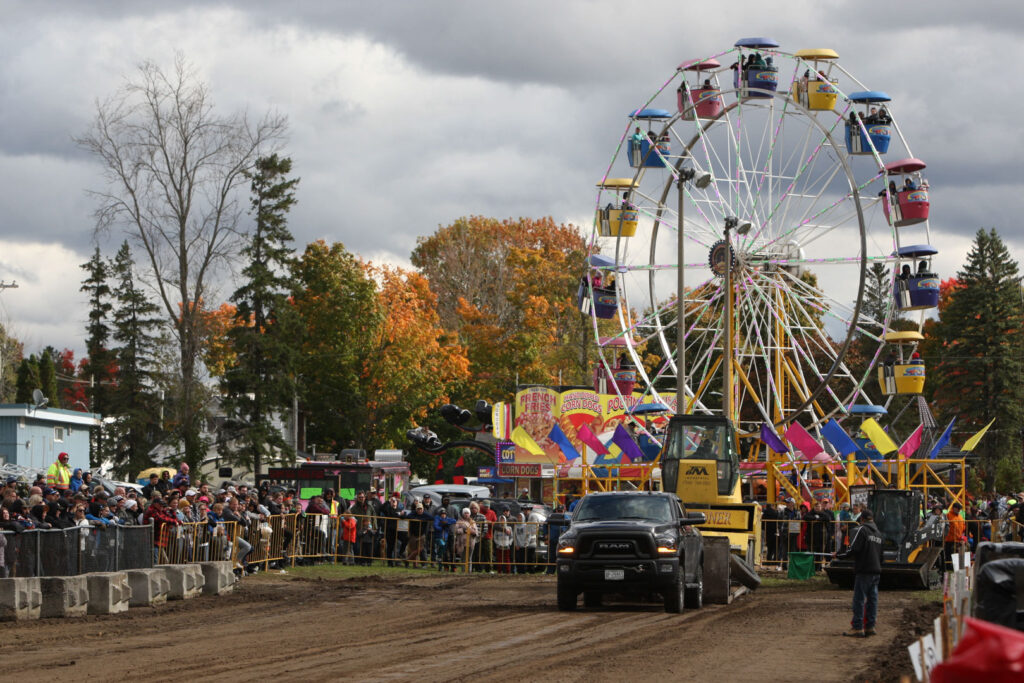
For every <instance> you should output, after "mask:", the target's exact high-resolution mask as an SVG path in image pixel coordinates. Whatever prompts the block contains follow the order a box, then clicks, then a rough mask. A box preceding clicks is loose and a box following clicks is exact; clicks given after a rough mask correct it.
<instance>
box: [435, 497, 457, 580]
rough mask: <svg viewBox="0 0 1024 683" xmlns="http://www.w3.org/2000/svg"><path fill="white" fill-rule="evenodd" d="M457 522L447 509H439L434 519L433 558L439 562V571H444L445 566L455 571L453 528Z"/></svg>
mask: <svg viewBox="0 0 1024 683" xmlns="http://www.w3.org/2000/svg"><path fill="white" fill-rule="evenodd" d="M455 521H456V520H454V519H452V518H451V517H449V516H448V511H447V510H446V509H445V508H443V507H442V508H439V509H438V511H437V515H435V517H434V548H433V557H434V558H435V559H436V560H437V571H441V570H442V569H444V566H445V564H447V565H448V568H449V569H450V570H451V571H455V566H454V564H452V542H451V527H452V524H454V523H455Z"/></svg>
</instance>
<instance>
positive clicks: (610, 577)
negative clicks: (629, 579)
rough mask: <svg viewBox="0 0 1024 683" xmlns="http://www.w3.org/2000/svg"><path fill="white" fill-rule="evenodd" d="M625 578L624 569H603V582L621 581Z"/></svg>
mask: <svg viewBox="0 0 1024 683" xmlns="http://www.w3.org/2000/svg"><path fill="white" fill-rule="evenodd" d="M625 578H626V570H625V569H605V570H604V580H605V581H622V580H623V579H625Z"/></svg>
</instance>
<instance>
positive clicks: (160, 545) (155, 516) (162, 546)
mask: <svg viewBox="0 0 1024 683" xmlns="http://www.w3.org/2000/svg"><path fill="white" fill-rule="evenodd" d="M142 523H143V524H150V523H151V524H152V525H153V562H154V563H155V564H160V563H161V555H163V558H162V559H163V562H164V563H166V562H167V547H168V546H169V545H170V537H171V532H172V531H173V529H170V528H168V529H167V530H166V531H165V530H164V528H165V527H175V526H178V518H177V517H176V516H175V515H174V514H173V513H171V512H168V511H167V510H166V509H164V501H163V500H162V499H161V498H154V499H153V502H151V503H150V504H149V507H148V508H146V512H145V514H144V515H143V516H142Z"/></svg>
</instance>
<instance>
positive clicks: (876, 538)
mask: <svg viewBox="0 0 1024 683" xmlns="http://www.w3.org/2000/svg"><path fill="white" fill-rule="evenodd" d="M858 521H859V522H860V525H859V526H858V527H857V528H856V529H854V530H853V533H852V534H851V536H850V547H849V548H847V549H846V550H844V551H842V552H840V553H835V554H834V556H835V557H837V558H839V559H840V560H845V559H848V558H851V557H852V558H853V572H854V578H853V621H851V622H850V630H848V631H845V632H844V633H843V635H844V636H851V637H854V638H866V637H867V636H873V635H875V618H876V617H877V615H878V580H879V579H880V578H881V575H882V534H881V533H880V532H879V531H878V527H876V526H875V517H874V515H873V514H872V513H871V510H868V509H867V508H864V509H863V510H862V511H861V513H860V519H859V520H858Z"/></svg>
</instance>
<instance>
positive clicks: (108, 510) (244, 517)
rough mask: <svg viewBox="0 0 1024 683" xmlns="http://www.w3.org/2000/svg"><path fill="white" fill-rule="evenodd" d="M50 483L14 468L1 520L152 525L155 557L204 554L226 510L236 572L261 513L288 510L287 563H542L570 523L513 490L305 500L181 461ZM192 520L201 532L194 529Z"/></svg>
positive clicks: (44, 525) (38, 524)
mask: <svg viewBox="0 0 1024 683" xmlns="http://www.w3.org/2000/svg"><path fill="white" fill-rule="evenodd" d="M51 479H52V477H51ZM52 483H53V482H52V481H51V482H50V483H49V484H48V482H47V480H46V477H44V476H43V475H42V474H40V475H39V476H38V477H37V478H36V479H35V480H34V481H31V482H27V481H23V480H19V479H18V478H16V477H9V478H8V479H7V481H6V482H5V484H4V486H3V488H2V489H0V498H2V503H0V529H2V530H7V531H11V532H14V533H22V532H25V531H28V530H32V529H43V530H48V529H69V528H72V527H81V528H82V529H83V538H85V535H84V534H85V532H86V531H88V532H93V531H102V530H103V529H108V528H111V527H115V526H117V527H124V526H136V525H152V526H153V538H154V548H153V553H154V557H153V559H154V562H157V563H159V562H174V561H190V560H197V559H199V560H202V559H211V557H210V552H211V551H210V549H209V547H208V546H210V545H211V544H210V542H209V541H210V536H213V535H216V534H218V533H219V534H221V535H223V533H224V532H223V528H221V529H220V530H218V527H223V526H224V525H222V523H225V522H231V523H234V525H235V526H234V527H233V528H234V534H233V537H232V538H231V539H230V541H231V542H230V543H227V544H225V543H221V544H220V545H219V546H218V547H220V548H234V557H233V558H232V559H233V560H234V562H235V568H236V572H238V573H241V572H243V571H244V572H246V573H252V572H254V571H257V569H258V566H257V565H255V564H248V563H247V560H248V559H249V556H250V554H251V552H252V549H253V542H254V541H256V540H258V539H260V538H261V537H262V538H263V540H266V539H267V536H268V535H269V534H270V533H271V529H270V526H269V524H268V520H270V519H271V518H272V517H274V516H278V515H294V517H290V518H288V521H287V523H281V524H279V525H277V526H275V528H276V529H279V530H280V534H281V536H280V543H281V552H280V557H275V560H274V563H273V564H272V565H271V566H282V567H283V566H284V565H286V564H288V563H291V562H292V561H295V562H298V563H310V562H319V561H337V562H341V563H344V564H359V565H370V564H373V563H374V562H381V563H386V564H388V565H391V566H395V565H398V564H402V565H405V566H410V565H429V566H432V567H436V568H437V569H438V570H448V571H454V570H455V569H456V568H458V567H470V568H472V569H473V570H474V571H478V572H490V573H524V572H535V571H541V570H543V569H544V568H545V565H546V564H547V563H546V562H545V561H544V558H545V556H546V557H550V558H553V557H554V546H555V545H556V544H557V541H558V536H559V534H560V533H561V527H562V526H567V525H568V515H567V514H566V513H565V510H564V507H561V506H560V507H559V508H557V509H556V510H555V512H554V514H552V515H551V516H550V518H548V517H545V515H543V514H541V513H540V512H539V511H537V510H533V509H530V507H529V506H525V507H524V508H522V509H521V508H520V506H519V505H518V503H517V504H515V505H513V504H512V503H515V502H516V501H511V500H509V501H508V502H502V501H493V502H492V501H490V500H485V499H484V500H474V501H472V502H469V503H468V504H467V502H466V501H457V504H453V502H452V500H450V499H449V498H447V497H445V498H442V499H441V500H434V499H433V497H432V496H430V495H429V494H428V495H425V496H423V498H422V499H420V500H415V499H412V498H410V497H408V496H406V497H405V498H406V500H403V497H402V496H401V495H400V494H399V493H398V492H394V493H392V494H391V495H390V496H385V494H384V491H383V490H382V489H381V490H369V491H360V492H359V493H358V494H357V495H356V496H355V498H354V500H351V501H349V500H345V499H343V498H341V497H340V496H338V495H337V493H336V492H335V491H333V490H331V489H327V490H326V491H324V494H323V495H322V496H314V497H313V498H312V499H310V500H309V501H308V503H307V505H306V506H305V509H303V506H302V504H301V503H300V501H299V498H298V496H297V495H296V492H295V491H293V490H287V489H283V488H281V487H271V486H270V485H269V484H268V483H264V484H263V485H261V486H260V487H259V488H256V487H249V486H247V485H245V484H238V485H226V486H224V487H223V488H216V489H214V488H213V487H212V486H211V485H210V484H208V483H205V482H202V483H200V482H194V481H193V480H192V478H191V476H190V473H189V467H188V465H187V464H184V463H183V464H182V465H181V467H180V468H179V469H178V471H177V473H176V474H174V475H173V476H172V475H171V474H170V472H169V471H167V470H165V471H164V472H163V474H162V475H157V474H153V475H151V476H150V478H149V482H148V483H147V484H146V485H145V486H143V487H142V488H141V491H139V490H137V489H135V488H131V487H118V488H115V489H114V491H113V492H112V493H111V492H108V491H107V489H106V488H104V487H103V485H101V484H99V483H96V482H94V481H93V480H92V476H91V475H90V474H89V473H88V472H82V471H81V470H75V471H74V473H73V474H71V475H70V478H69V479H68V480H65V481H62V482H61V483H62V484H65V485H63V486H61V488H57V487H56V486H53V485H50V484H52ZM492 506H493V508H492ZM197 532H198V533H201V534H205V536H204V537H202V538H200V537H199V536H197ZM5 542H6V539H5V538H4V537H3V535H0V573H2V572H4V571H5V568H3V566H2V565H3V556H4V552H3V544H5ZM84 547H85V545H84V541H83V548H84ZM201 549H202V552H203V553H205V554H203V555H202V556H200V554H199V553H200V550H201ZM545 551H549V552H547V553H545ZM290 555H294V556H295V558H294V559H290V558H289V556H290ZM548 570H549V571H550V570H551V568H550V567H548Z"/></svg>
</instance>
